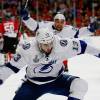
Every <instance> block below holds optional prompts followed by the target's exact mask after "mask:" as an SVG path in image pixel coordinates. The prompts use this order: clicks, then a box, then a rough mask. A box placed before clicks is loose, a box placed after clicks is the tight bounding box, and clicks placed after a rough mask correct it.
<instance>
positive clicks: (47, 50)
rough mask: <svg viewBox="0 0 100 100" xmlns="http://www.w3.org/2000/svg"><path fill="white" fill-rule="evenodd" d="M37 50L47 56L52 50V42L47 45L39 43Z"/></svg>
mask: <svg viewBox="0 0 100 100" xmlns="http://www.w3.org/2000/svg"><path fill="white" fill-rule="evenodd" d="M39 48H40V50H41V51H42V52H44V53H47V54H49V53H50V52H51V50H52V48H53V42H51V43H48V44H42V43H39Z"/></svg>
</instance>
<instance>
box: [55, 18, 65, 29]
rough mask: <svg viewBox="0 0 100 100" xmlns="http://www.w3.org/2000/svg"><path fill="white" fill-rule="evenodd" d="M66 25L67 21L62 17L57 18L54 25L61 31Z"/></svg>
mask: <svg viewBox="0 0 100 100" xmlns="http://www.w3.org/2000/svg"><path fill="white" fill-rule="evenodd" d="M64 25H65V21H64V20H62V19H60V20H59V19H55V21H54V26H55V28H56V29H57V30H58V31H61V30H62V29H63V27H64Z"/></svg>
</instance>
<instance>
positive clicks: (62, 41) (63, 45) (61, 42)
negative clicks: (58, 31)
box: [60, 40, 68, 47]
mask: <svg viewBox="0 0 100 100" xmlns="http://www.w3.org/2000/svg"><path fill="white" fill-rule="evenodd" d="M67 44H68V41H67V40H60V45H61V46H62V47H65V46H67Z"/></svg>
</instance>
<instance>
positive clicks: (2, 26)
mask: <svg viewBox="0 0 100 100" xmlns="http://www.w3.org/2000/svg"><path fill="white" fill-rule="evenodd" d="M18 28H19V23H18V20H7V21H6V20H3V21H2V23H0V33H1V36H3V35H5V33H12V32H13V33H16V34H17V33H18Z"/></svg>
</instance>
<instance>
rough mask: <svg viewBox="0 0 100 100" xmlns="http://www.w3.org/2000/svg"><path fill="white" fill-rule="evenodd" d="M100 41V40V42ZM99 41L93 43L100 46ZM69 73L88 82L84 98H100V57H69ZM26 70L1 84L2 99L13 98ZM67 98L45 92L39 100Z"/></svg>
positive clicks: (95, 99)
mask: <svg viewBox="0 0 100 100" xmlns="http://www.w3.org/2000/svg"><path fill="white" fill-rule="evenodd" d="M99 43H100V42H99ZM99 43H98V40H97V41H92V45H94V46H96V47H97V48H100V47H98V46H100V44H99ZM68 65H69V73H70V74H72V75H77V76H80V77H82V78H83V79H85V80H86V81H87V82H88V86H89V88H88V92H87V94H86V96H85V98H84V100H99V98H100V58H97V57H94V56H92V55H89V54H84V55H79V56H76V57H74V58H71V59H69V63H68ZM24 74H25V72H24V69H22V70H21V71H20V72H19V73H17V74H14V75H12V76H10V77H9V78H8V79H7V80H6V81H5V83H4V84H3V85H1V86H0V100H13V97H14V95H15V91H16V90H17V88H18V87H20V85H21V83H22V81H21V79H22V78H23V76H24ZM51 99H52V100H54V99H57V100H67V97H64V96H58V95H53V94H45V95H43V96H42V97H40V98H39V99H38V100H51Z"/></svg>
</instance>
